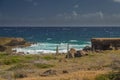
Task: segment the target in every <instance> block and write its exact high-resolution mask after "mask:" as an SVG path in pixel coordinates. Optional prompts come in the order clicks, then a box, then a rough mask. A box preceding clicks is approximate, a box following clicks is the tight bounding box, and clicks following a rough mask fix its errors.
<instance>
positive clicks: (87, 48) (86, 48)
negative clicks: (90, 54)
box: [83, 46, 92, 51]
mask: <svg viewBox="0 0 120 80" xmlns="http://www.w3.org/2000/svg"><path fill="white" fill-rule="evenodd" d="M83 50H84V51H91V50H92V47H90V46H85V47H84V48H83Z"/></svg>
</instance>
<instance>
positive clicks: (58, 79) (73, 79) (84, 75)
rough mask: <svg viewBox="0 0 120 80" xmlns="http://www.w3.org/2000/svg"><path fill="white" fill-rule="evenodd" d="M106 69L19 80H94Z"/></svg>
mask: <svg viewBox="0 0 120 80" xmlns="http://www.w3.org/2000/svg"><path fill="white" fill-rule="evenodd" d="M104 73H106V71H76V72H72V73H69V74H60V75H57V76H50V77H39V76H37V77H29V78H24V79H18V80H94V78H95V76H96V75H98V74H104Z"/></svg>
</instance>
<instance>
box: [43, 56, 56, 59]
mask: <svg viewBox="0 0 120 80" xmlns="http://www.w3.org/2000/svg"><path fill="white" fill-rule="evenodd" d="M42 58H43V59H45V60H52V59H56V57H55V56H52V55H46V56H44V57H42Z"/></svg>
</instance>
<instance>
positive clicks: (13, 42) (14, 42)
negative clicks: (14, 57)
mask: <svg viewBox="0 0 120 80" xmlns="http://www.w3.org/2000/svg"><path fill="white" fill-rule="evenodd" d="M25 43H26V41H25V40H24V39H23V38H13V39H12V40H11V41H10V42H9V43H7V44H6V46H17V45H24V44H25Z"/></svg>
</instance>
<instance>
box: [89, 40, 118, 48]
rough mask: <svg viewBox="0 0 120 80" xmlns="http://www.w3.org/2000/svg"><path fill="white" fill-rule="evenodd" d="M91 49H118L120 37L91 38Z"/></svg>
mask: <svg viewBox="0 0 120 80" xmlns="http://www.w3.org/2000/svg"><path fill="white" fill-rule="evenodd" d="M91 43H92V49H93V50H117V49H120V38H92V39H91Z"/></svg>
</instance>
